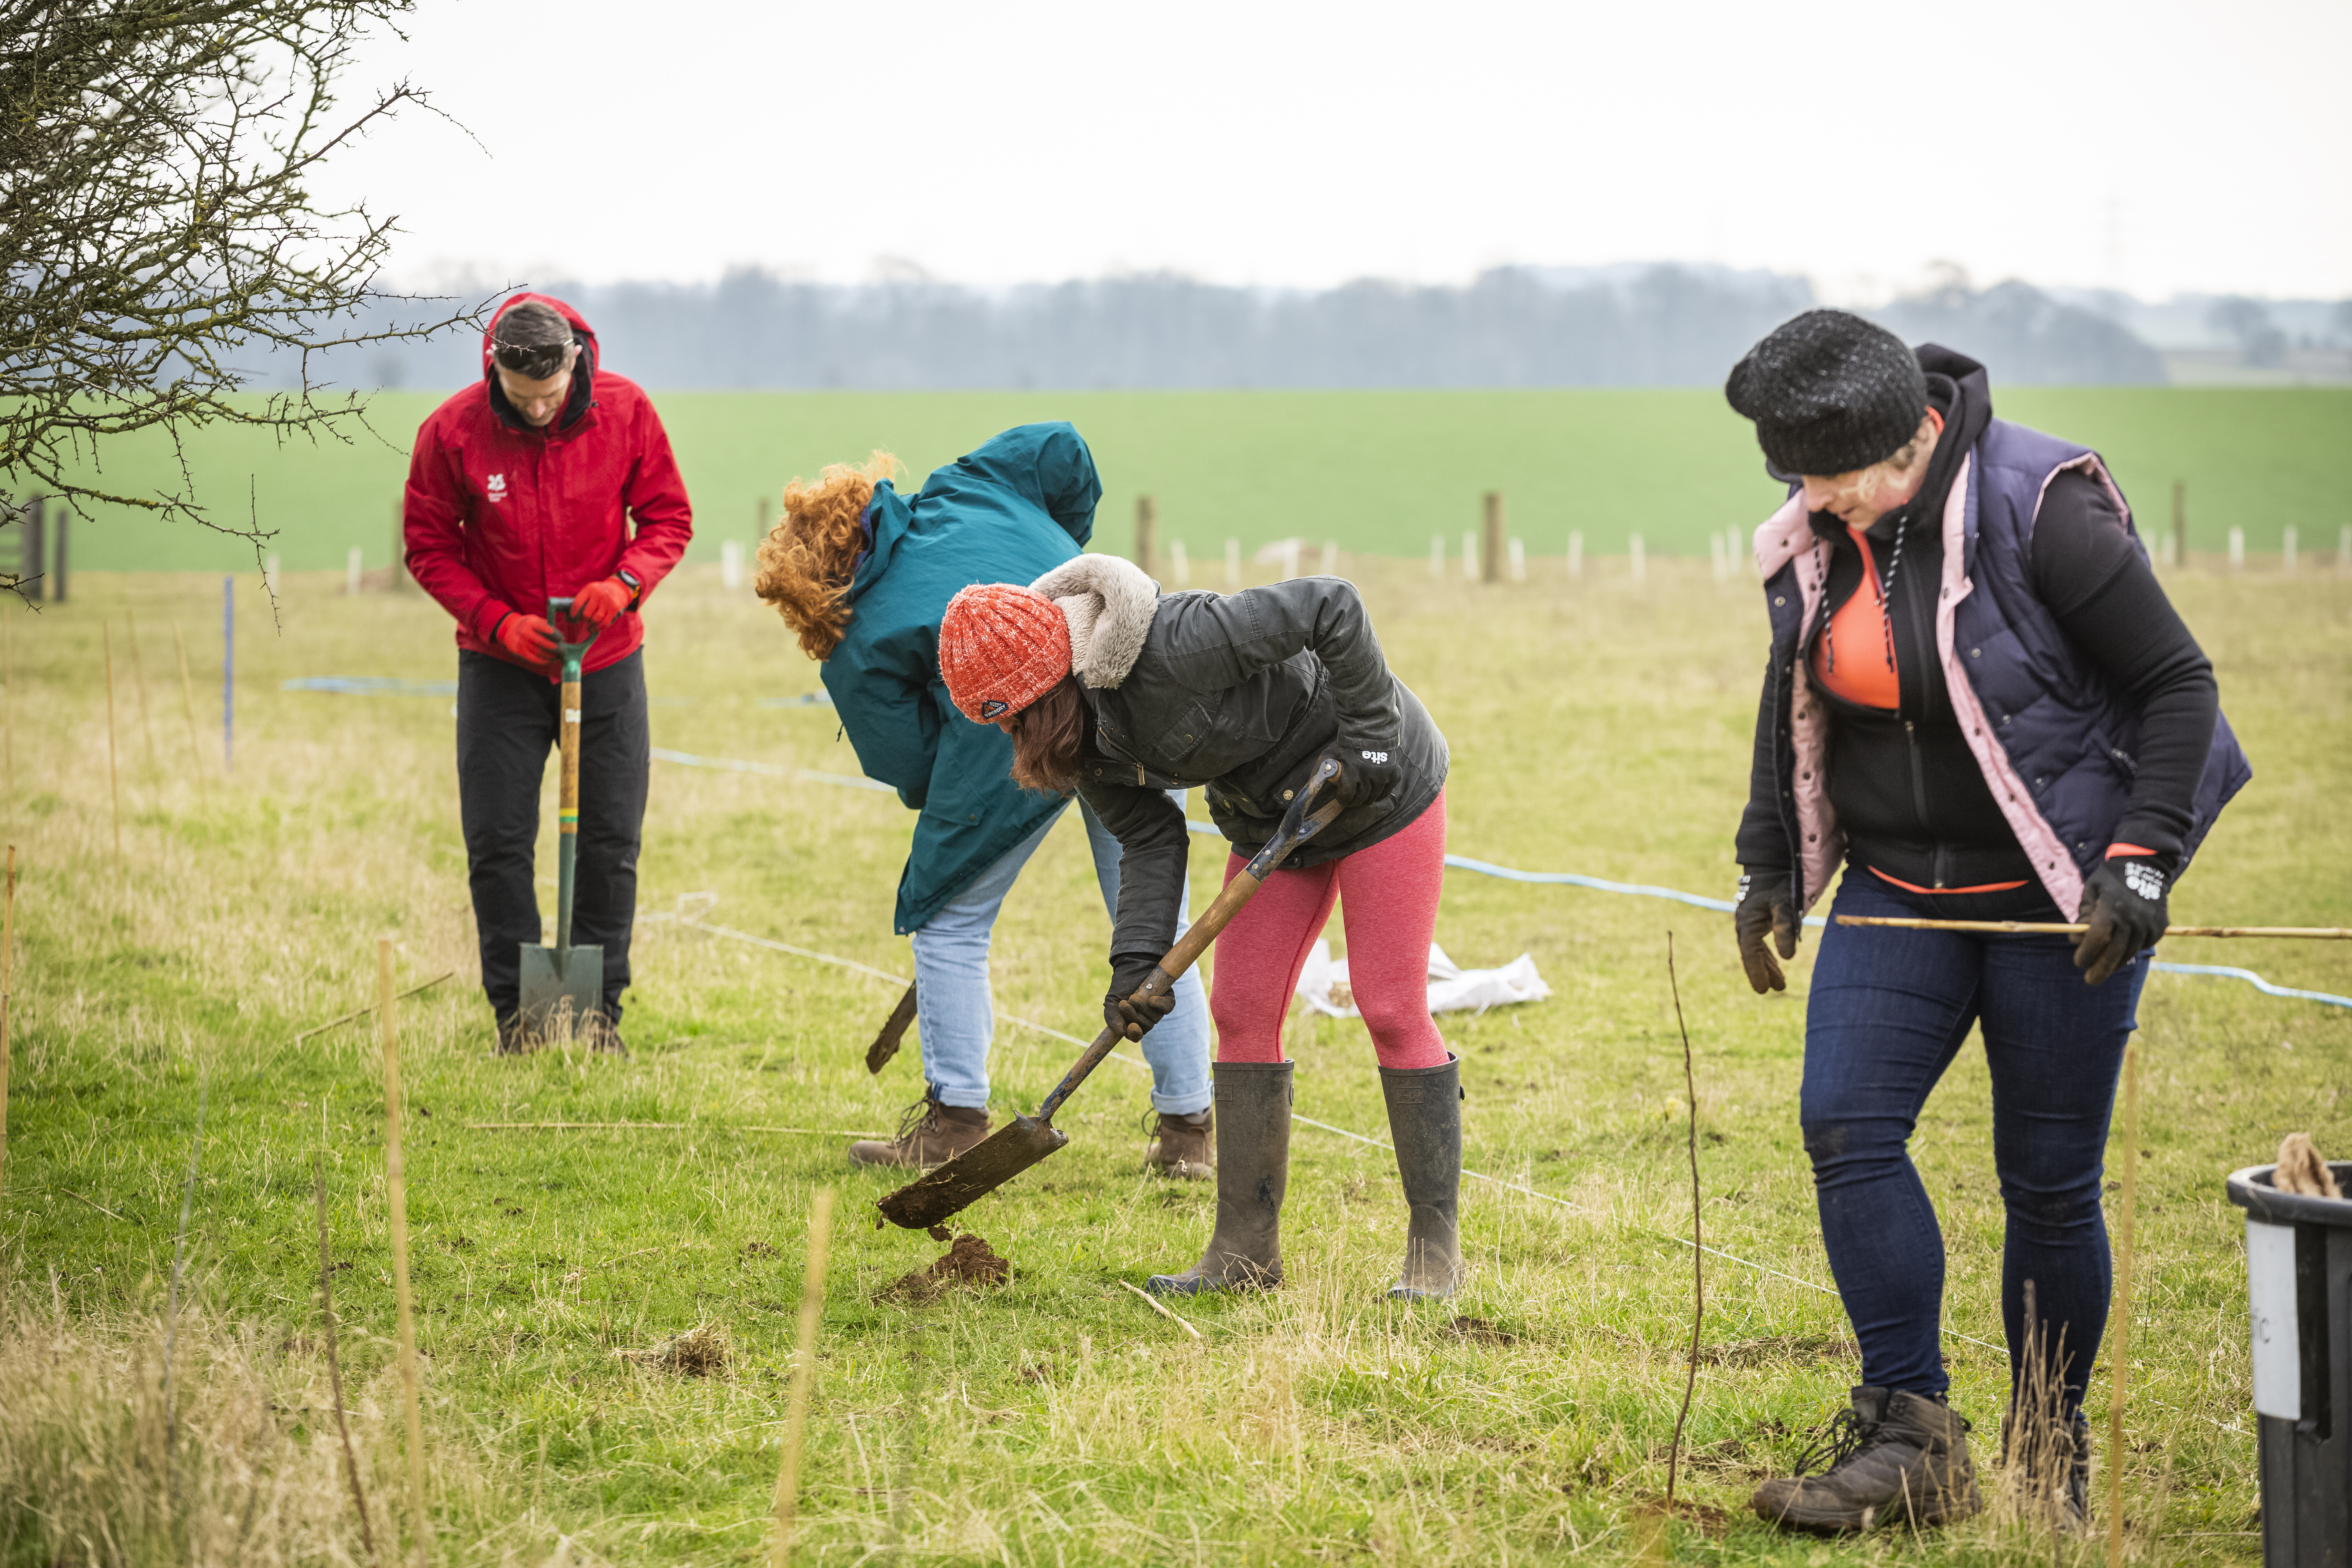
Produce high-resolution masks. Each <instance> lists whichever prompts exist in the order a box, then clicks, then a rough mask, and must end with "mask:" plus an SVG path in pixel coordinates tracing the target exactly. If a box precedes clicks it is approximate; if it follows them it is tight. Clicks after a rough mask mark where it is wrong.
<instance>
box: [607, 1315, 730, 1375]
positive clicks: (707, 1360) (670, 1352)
mask: <svg viewBox="0 0 2352 1568" xmlns="http://www.w3.org/2000/svg"><path fill="white" fill-rule="evenodd" d="M733 1353H734V1344H733V1342H731V1341H730V1339H729V1338H728V1335H727V1331H726V1329H724V1328H723V1327H721V1326H720V1325H719V1324H717V1323H697V1324H696V1325H695V1326H694V1327H692V1328H690V1329H688V1330H687V1331H685V1332H684V1333H682V1334H672V1335H671V1336H670V1337H669V1338H668V1339H666V1340H664V1341H663V1342H661V1343H659V1344H657V1345H656V1346H654V1347H653V1348H652V1349H651V1350H642V1351H615V1352H614V1354H615V1355H618V1356H619V1357H620V1358H621V1359H622V1360H623V1361H632V1362H635V1363H637V1364H638V1365H639V1366H650V1367H658V1368H659V1369H661V1370H662V1371H664V1372H669V1373H677V1375H678V1376H680V1377H721V1376H724V1375H725V1374H726V1372H727V1363H728V1361H729V1359H730V1357H731V1356H732V1354H733Z"/></svg>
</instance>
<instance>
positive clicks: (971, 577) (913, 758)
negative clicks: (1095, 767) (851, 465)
mask: <svg viewBox="0 0 2352 1568" xmlns="http://www.w3.org/2000/svg"><path fill="white" fill-rule="evenodd" d="M1101 499H1102V481H1101V480H1100V479H1097V477H1096V475H1095V459H1094V454H1093V453H1091V452H1089V451H1087V444H1086V442H1085V440H1084V439H1082V438H1081V437H1079V435H1078V433H1077V431H1076V429H1074V428H1072V427H1071V426H1068V425H1061V424H1056V425H1023V426H1018V427H1017V428H1014V429H1011V430H1007V431H1005V432H1004V433H1003V435H1001V436H998V437H993V438H992V439H991V440H990V441H989V442H988V443H987V444H985V445H984V446H982V447H980V449H979V450H977V451H974V452H971V453H968V454H966V455H965V456H963V457H961V458H958V459H956V461H954V462H953V463H950V464H949V465H948V466H947V467H945V468H938V469H934V470H933V471H932V473H931V476H930V478H929V479H928V480H926V481H925V482H924V485H923V488H922V489H919V490H918V491H916V492H915V493H914V494H913V495H911V496H901V495H899V494H898V490H897V489H896V488H894V487H893V486H892V485H891V484H890V483H889V482H888V481H887V480H885V481H884V482H883V483H881V484H879V485H877V486H876V487H875V490H874V504H873V505H872V506H871V507H870V508H868V509H867V510H866V532H867V535H868V537H869V538H870V539H871V540H872V543H871V545H870V546H869V547H868V548H867V550H866V554H865V555H864V556H863V557H862V558H861V559H860V560H859V562H858V563H857V570H856V574H854V575H853V577H852V578H851V581H850V586H849V605H850V610H849V626H848V628H847V631H846V632H845V635H844V636H843V637H842V639H841V643H840V646H839V647H835V649H834V650H833V657H832V658H828V659H826V660H825V661H824V689H825V690H826V691H827V692H828V693H830V694H831V695H832V697H833V704H834V708H835V710H836V711H837V712H838V713H839V714H840V717H841V724H842V728H843V729H844V730H845V731H847V732H848V735H849V743H850V744H851V745H853V746H855V747H856V748H857V762H858V765H859V766H861V767H862V768H864V769H865V770H866V776H867V777H868V778H875V779H879V780H881V781H882V782H883V783H884V784H891V785H894V786H896V787H897V789H898V798H899V799H900V800H902V801H904V802H906V803H907V805H908V806H909V807H911V808H912V809H914V810H915V811H918V812H919V813H921V814H922V815H921V816H919V817H918V818H917V819H916V821H915V842H914V847H913V848H912V849H911V850H910V851H909V852H908V856H907V868H906V870H905V871H904V872H902V873H901V874H900V876H899V878H898V912H897V914H896V915H895V916H894V917H893V918H892V923H893V925H894V926H895V927H896V928H897V930H898V933H899V934H900V935H902V936H903V935H905V934H906V933H907V932H908V931H916V930H919V929H920V928H921V927H922V926H923V925H924V924H926V923H927V922H928V921H929V920H930V918H931V917H932V916H933V915H935V914H937V913H939V911H940V908H941V907H942V906H944V905H945V904H946V903H947V902H948V900H950V899H952V898H954V897H955V896H956V895H957V894H958V893H961V892H962V891H963V890H964V889H966V888H968V887H970V886H971V884H972V883H973V881H975V880H976V879H978V878H979V876H980V874H981V873H982V872H983V871H985V870H987V869H988V868H990V867H991V866H992V865H994V864H995V863H996V862H997V861H998V860H1000V859H1002V858H1003V857H1004V855H1005V853H1006V852H1007V851H1008V850H1010V849H1012V848H1013V846H1015V845H1017V844H1019V843H1020V842H1021V841H1022V840H1023V839H1024V838H1026V837H1029V835H1031V834H1032V833H1034V832H1036V831H1037V829H1038V828H1039V827H1040V826H1043V825H1044V824H1045V822H1047V821H1048V820H1050V819H1051V818H1052V817H1053V816H1054V814H1055V812H1058V811H1060V810H1061V809H1062V805H1063V803H1062V800H1061V798H1060V797H1059V796H1056V795H1037V794H1034V792H1032V791H1029V790H1025V789H1023V788H1022V787H1021V786H1020V785H1019V784H1014V783H1013V772H1012V770H1013V739H1012V737H1011V736H1009V735H1007V734H1005V733H1004V731H1002V730H999V729H998V728H997V727H996V726H995V725H993V724H975V723H973V722H971V721H970V720H968V719H966V718H965V717H964V716H963V715H962V714H961V713H959V712H957V711H956V709H955V704H954V703H952V702H950V701H949V700H948V688H947V682H946V681H944V680H942V679H940V656H939V637H940V616H942V615H943V614H945V613H946V611H947V607H948V601H949V600H950V599H952V598H954V597H955V595H957V594H958V593H959V592H960V591H961V590H962V589H964V588H967V587H969V586H971V584H974V583H1023V584H1026V583H1032V582H1034V581H1035V580H1036V579H1038V578H1039V577H1042V576H1044V575H1045V574H1046V573H1048V572H1050V571H1052V570H1053V569H1054V568H1055V567H1056V566H1059V565H1060V564H1061V563H1063V562H1065V561H1067V560H1069V559H1070V558H1071V557H1072V556H1074V555H1076V554H1077V552H1078V551H1079V550H1080V548H1081V547H1083V546H1084V545H1085V544H1086V542H1087V540H1088V539H1090V538H1092V537H1093V535H1094V529H1095V503H1096V502H1097V501H1098V500H1101Z"/></svg>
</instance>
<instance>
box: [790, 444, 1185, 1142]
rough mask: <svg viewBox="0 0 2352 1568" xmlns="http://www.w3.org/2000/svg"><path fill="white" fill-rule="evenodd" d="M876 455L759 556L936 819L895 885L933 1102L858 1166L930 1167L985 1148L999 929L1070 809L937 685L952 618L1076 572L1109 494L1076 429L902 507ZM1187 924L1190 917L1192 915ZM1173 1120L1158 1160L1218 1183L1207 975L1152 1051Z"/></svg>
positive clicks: (1108, 884) (828, 488) (1100, 832)
mask: <svg viewBox="0 0 2352 1568" xmlns="http://www.w3.org/2000/svg"><path fill="white" fill-rule="evenodd" d="M895 468H897V464H896V462H895V461H894V460H893V459H892V458H889V457H888V456H887V454H883V453H877V454H876V455H875V458H874V460H873V461H871V462H869V463H867V464H866V466H865V467H864V468H852V467H849V466H847V465H835V466H834V467H832V468H826V469H825V470H824V474H823V475H822V476H821V477H820V478H819V479H817V481H816V482H815V483H814V484H804V483H801V482H799V481H794V483H793V484H792V485H791V486H790V487H789V488H787V489H785V491H784V517H783V521H782V522H780V523H778V524H777V526H776V528H775V530H774V531H772V532H771V533H770V534H769V535H768V537H767V539H766V541H765V542H762V543H761V546H760V574H759V578H758V583H757V587H758V589H759V593H760V596H761V598H763V599H765V600H767V601H768V602H769V603H770V604H772V605H775V606H776V611H777V613H778V614H779V615H781V616H783V618H784V621H785V623H786V624H787V625H789V626H791V627H792V628H793V631H795V632H796V633H798V634H799V637H800V643H801V647H802V648H803V650H805V651H806V652H807V653H808V655H809V656H810V657H811V658H816V659H819V660H821V661H823V666H824V669H823V673H824V687H825V690H826V691H827V692H829V693H830V694H831V695H832V698H833V702H834V708H835V711H836V712H838V713H839V715H840V717H841V723H842V728H843V729H844V730H845V731H846V732H847V734H848V736H849V742H850V744H851V745H853V746H855V747H856V750H857V761H858V763H859V765H860V766H861V767H863V768H864V769H865V771H866V775H867V776H868V777H870V778H875V779H879V780H880V781H882V782H883V783H885V784H891V785H894V786H896V787H897V789H898V798H899V799H900V800H902V801H904V802H905V803H906V804H907V805H908V807H909V808H910V809H912V810H915V811H918V812H919V813H921V816H919V817H918V818H917V819H916V823H915V840H914V847H913V848H912V850H911V851H910V852H909V853H908V857H907V868H906V870H905V872H904V873H903V874H902V875H901V876H900V878H899V879H898V912H897V914H896V917H895V919H894V921H893V924H894V925H895V927H896V929H897V930H898V931H899V932H900V933H901V934H905V935H909V936H911V937H912V939H913V943H914V950H915V1004H916V1017H917V1020H918V1026H919V1029H920V1031H921V1045H922V1054H923V1077H924V1096H923V1100H921V1101H920V1102H919V1104H918V1105H916V1106H915V1107H913V1108H912V1109H911V1110H909V1112H908V1118H907V1121H906V1124H905V1125H904V1126H903V1127H901V1128H900V1129H899V1134H898V1137H897V1138H896V1139H893V1140H890V1141H887V1142H882V1141H874V1142H858V1143H855V1144H852V1145H851V1146H850V1151H849V1156H850V1158H851V1159H852V1160H855V1161H856V1162H858V1163H861V1164H873V1165H932V1164H937V1163H940V1161H942V1160H948V1159H952V1158H953V1157H954V1156H955V1155H957V1154H960V1153H961V1152H963V1151H964V1150H966V1149H968V1148H970V1147H971V1146H972V1145H973V1144H974V1143H977V1142H980V1141H981V1140H982V1138H984V1137H986V1136H987V1135H988V1131H989V1120H988V1110H987V1106H988V1094H989V1084H988V1047H989V1044H990V1041H991V1039H992V1036H993V1034H994V1029H995V1017H994V1008H993V1005H992V998H991V996H990V993H989V985H988V949H989V937H990V932H991V931H992V928H993V927H994V925H995V922H996V912H997V910H999V909H1000V908H1002V907H1003V903H1004V896H1005V894H1006V892H1007V891H1008V890H1010V889H1011V888H1012V886H1013V879H1014V878H1015V877H1017V876H1018V875H1019V874H1020V871H1021V868H1022V866H1023V865H1024V864H1025V863H1026V862H1027V860H1028V858H1029V857H1030V856H1031V855H1032V854H1034V853H1035V851H1036V848H1037V846H1038V845H1039V844H1041V843H1043V842H1044V841H1045V834H1046V832H1047V830H1048V829H1050V828H1051V827H1052V826H1053V825H1054V822H1055V818H1057V817H1059V816H1061V814H1062V813H1063V811H1064V810H1065V809H1066V808H1067V806H1068V805H1069V801H1068V799H1067V797H1066V796H1057V795H1039V794H1036V793H1034V792H1033V791H1029V790H1024V789H1023V788H1022V787H1021V786H1020V785H1019V784H1014V783H1013V780H1012V777H1011V773H1012V767H1013V742H1012V740H1011V738H1010V737H1008V736H1007V735H1005V734H1004V733H1003V731H1001V730H999V729H998V728H997V727H996V726H995V725H993V724H974V723H971V722H970V721H967V720H966V719H965V718H964V717H963V715H962V714H961V713H959V712H957V711H956V708H955V704H954V703H953V702H951V701H950V700H949V699H948V689H947V686H946V683H945V682H944V681H943V680H941V679H940V666H939V654H938V643H939V627H940V614H941V613H942V612H943V611H945V610H946V608H947V604H948V601H949V600H950V598H953V597H954V596H955V595H956V593H957V592H958V591H959V590H960V589H962V588H964V587H966V586H968V585H969V584H973V583H992V582H1023V583H1026V582H1030V581H1032V580H1034V578H1037V577H1039V576H1042V575H1044V574H1045V573H1047V572H1049V571H1051V570H1052V569H1053V568H1055V567H1056V566H1058V565H1060V564H1061V563H1063V562H1065V561H1068V560H1070V559H1072V558H1073V557H1074V556H1076V554H1077V553H1078V552H1079V550H1080V548H1081V547H1083V546H1084V545H1085V544H1086V542H1087V540H1088V539H1089V538H1091V537H1092V535H1093V533H1094V517H1095V503H1096V502H1097V500H1100V499H1101V498H1102V481H1101V480H1100V479H1098V478H1097V476H1096V473H1095V463H1094V455H1093V454H1092V453H1091V452H1089V451H1087V444H1086V442H1085V441H1084V440H1083V439H1082V438H1081V437H1079V435H1078V433H1077V431H1076V430H1075V429H1073V428H1072V427H1071V426H1068V425H1066V424H1053V425H1024V426H1019V427H1017V428H1015V429H1012V430H1007V431H1005V432H1004V433H1003V435H1001V436H998V437H994V438H993V439H992V440H990V441H988V442H987V443H985V444H984V445H982V447H980V448H979V449H978V450H976V451H973V452H971V453H968V454H967V455H965V456H964V457H962V458H958V459H957V460H956V461H955V462H953V463H950V464H949V465H948V466H946V467H945V468H939V469H937V470H935V471H934V472H933V473H932V474H931V476H930V478H929V479H928V480H926V481H925V483H924V485H923V488H922V489H920V490H918V491H917V492H916V493H915V494H913V495H911V496H901V495H899V494H898V489H897V488H896V487H895V486H894V485H893V484H892V483H891V481H890V479H888V478H887V475H888V474H889V473H890V472H892V471H893V470H895ZM1081 809H1082V810H1083V811H1084V812H1085V816H1086V825H1087V839H1088V841H1089V843H1090V844H1091V845H1092V847H1093V849H1094V857H1095V875H1096V879H1097V881H1099V882H1100V884H1101V886H1102V891H1103V901H1104V904H1105V906H1106V907H1107V908H1108V909H1109V910H1111V911H1112V913H1113V915H1114V917H1116V914H1117V910H1118V855H1119V850H1118V839H1116V838H1114V837H1112V836H1111V835H1110V833H1109V832H1108V830H1106V829H1105V828H1104V826H1102V824H1101V823H1100V822H1099V821H1097V820H1096V818H1095V816H1094V815H1093V812H1092V811H1091V809H1087V808H1084V807H1082V808H1081ZM1188 912H1189V911H1188ZM1143 1053H1144V1056H1145V1058H1146V1059H1148V1060H1149V1061H1150V1064H1151V1078H1152V1089H1151V1102H1152V1105H1153V1107H1154V1109H1155V1110H1158V1111H1159V1113H1160V1119H1159V1125H1158V1128H1157V1130H1156V1131H1157V1136H1156V1137H1155V1139H1154V1142H1153V1144H1152V1147H1151V1151H1150V1155H1149V1158H1150V1162H1151V1163H1152V1164H1153V1165H1154V1166H1156V1167H1158V1168H1160V1169H1161V1170H1164V1171H1167V1172H1169V1173H1172V1174H1181V1175H1186V1176H1192V1177H1197V1178H1205V1177H1207V1176H1208V1175H1209V1174H1210V1173H1211V1171H1212V1169H1213V1164H1214V1160H1215V1155H1214V1152H1213V1151H1214V1143H1213V1140H1212V1137H1211V1131H1212V1129H1211V1126H1210V1117H1209V1103H1210V1089H1209V1010H1208V1004H1207V999H1206V996H1205V995H1204V994H1203V992H1202V986H1201V982H1200V980H1199V978H1198V977H1197V976H1194V975H1190V974H1188V975H1186V976H1185V978H1184V979H1183V980H1182V981H1181V982H1180V983H1179V984H1178V986H1177V989H1176V1008H1175V1011H1174V1012H1173V1013H1171V1015H1170V1016H1169V1017H1168V1020H1167V1021H1166V1022H1165V1023H1162V1024H1160V1025H1159V1026H1157V1027H1155V1028H1154V1029H1153V1030H1152V1031H1151V1032H1150V1034H1149V1035H1147V1036H1145V1037H1144V1044H1143Z"/></svg>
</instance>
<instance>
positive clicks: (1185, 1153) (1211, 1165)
mask: <svg viewBox="0 0 2352 1568" xmlns="http://www.w3.org/2000/svg"><path fill="white" fill-rule="evenodd" d="M1148 1114H1150V1115H1152V1116H1156V1117H1157V1118H1158V1121H1155V1122H1154V1123H1153V1124H1152V1128H1151V1142H1150V1145H1149V1146H1148V1147H1146V1148H1145V1150H1144V1151H1143V1163H1144V1166H1145V1168H1146V1169H1147V1170H1149V1171H1150V1173H1152V1174H1153V1175H1156V1176H1174V1177H1177V1178H1178V1179H1180V1180H1182V1181H1188V1182H1205V1181H1207V1180H1208V1179H1209V1178H1210V1177H1212V1176H1213V1175H1215V1174H1216V1173H1217V1142H1216V1131H1217V1124H1216V1112H1215V1111H1214V1110H1196V1111H1194V1112H1192V1114H1191V1115H1190V1116H1180V1115H1178V1114H1176V1113H1175V1112H1174V1111H1169V1110H1160V1111H1152V1112H1150V1113H1148Z"/></svg>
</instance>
